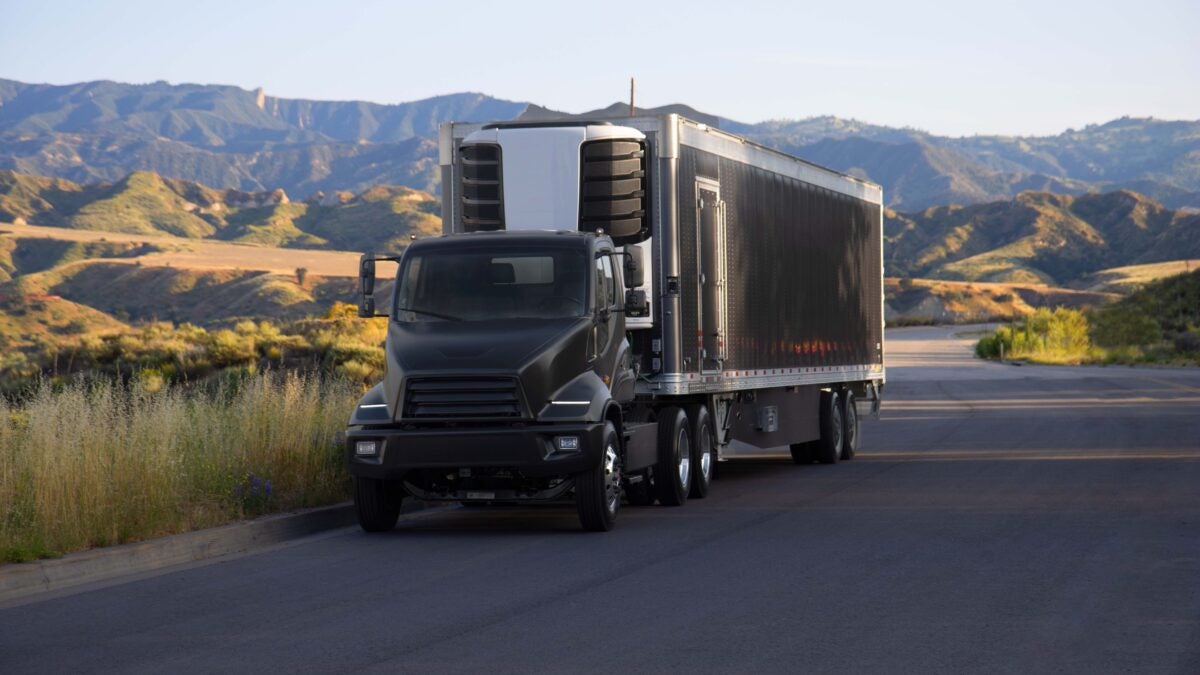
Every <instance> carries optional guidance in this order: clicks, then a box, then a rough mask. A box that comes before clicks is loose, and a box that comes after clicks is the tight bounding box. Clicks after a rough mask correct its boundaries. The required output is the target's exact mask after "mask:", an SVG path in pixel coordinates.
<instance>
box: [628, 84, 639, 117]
mask: <svg viewBox="0 0 1200 675" xmlns="http://www.w3.org/2000/svg"><path fill="white" fill-rule="evenodd" d="M634 85H635V80H634V79H633V78H632V77H631V78H629V116H630V117H634V116H636V115H637V108H636V107H635V106H634V99H633V94H634Z"/></svg>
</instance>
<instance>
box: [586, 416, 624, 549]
mask: <svg viewBox="0 0 1200 675" xmlns="http://www.w3.org/2000/svg"><path fill="white" fill-rule="evenodd" d="M575 508H576V510H578V511H579V524H580V525H582V526H583V529H585V530H587V531H589V532H608V531H609V530H611V529H613V525H615V524H616V522H617V511H618V510H620V508H621V444H620V441H619V440H618V439H617V428H616V427H614V426H613V423H612V422H606V423H605V425H604V443H603V445H602V446H601V450H600V462H599V463H598V464H597V465H596V466H595V467H593V468H591V469H588V470H587V471H581V472H580V473H577V474H575Z"/></svg>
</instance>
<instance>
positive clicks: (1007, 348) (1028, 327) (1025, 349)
mask: <svg viewBox="0 0 1200 675" xmlns="http://www.w3.org/2000/svg"><path fill="white" fill-rule="evenodd" d="M1001 347H1003V348H1004V352H1003V353H1004V355H1005V356H1006V357H1010V358H1014V359H1020V358H1034V359H1037V360H1048V361H1055V362H1063V361H1075V362H1078V361H1082V360H1084V359H1086V358H1088V357H1089V350H1090V348H1091V342H1090V340H1089V339H1088V321H1087V318H1086V317H1085V316H1084V315H1083V313H1082V312H1080V311H1078V310H1074V309H1066V308H1065V307H1059V308H1058V309H1055V310H1054V311H1050V310H1048V309H1045V308H1041V309H1038V310H1036V311H1035V312H1033V313H1032V314H1030V315H1029V316H1027V317H1025V318H1024V319H1021V320H1019V321H1016V322H1014V323H1012V324H1010V325H1007V326H1001V327H999V328H997V329H996V331H995V332H993V333H992V334H991V335H988V336H985V337H983V338H982V339H981V340H979V342H977V343H976V344H975V354H976V355H977V356H979V357H980V358H985V359H992V358H998V357H999V356H1000V353H1001V351H1000V350H1001Z"/></svg>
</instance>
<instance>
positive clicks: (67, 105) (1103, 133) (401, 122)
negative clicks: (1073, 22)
mask: <svg viewBox="0 0 1200 675" xmlns="http://www.w3.org/2000/svg"><path fill="white" fill-rule="evenodd" d="M638 111H639V112H676V113H679V114H681V115H684V116H687V117H690V118H692V119H696V120H697V121H700V122H704V123H706V124H711V125H713V126H717V127H719V128H722V129H725V130H727V131H731V132H733V133H737V134H742V135H745V136H747V137H748V138H750V139H751V140H754V141H756V142H759V143H763V144H765V145H768V146H771V147H775V148H779V149H781V150H784V151H785V152H789V153H792V154H796V155H798V156H800V157H803V158H805V159H808V160H811V161H815V162H818V163H821V164H825V165H828V166H830V167H831V168H833V169H837V170H840V171H844V172H847V173H851V174H855V175H860V176H863V177H867V178H870V179H871V180H873V181H875V182H878V183H880V184H881V185H883V188H884V196H885V199H887V201H888V204H889V205H891V206H892V207H895V208H900V209H904V210H909V211H914V210H921V209H924V208H927V207H930V206H938V205H944V204H974V203H982V202H989V201H995V200H1003V199H1009V198H1012V197H1014V196H1015V195H1017V194H1018V193H1019V192H1021V191H1023V190H1029V189H1036V190H1050V191H1055V192H1062V193H1068V194H1082V193H1085V192H1095V191H1111V190H1113V189H1121V188H1128V189H1132V190H1136V191H1138V192H1140V193H1143V194H1146V195H1148V196H1151V197H1153V198H1154V199H1156V200H1160V201H1161V202H1162V203H1163V204H1164V205H1166V206H1169V207H1173V208H1179V207H1195V208H1200V121H1163V120H1156V119H1138V118H1122V119H1118V120H1113V121H1111V122H1108V123H1106V124H1101V125H1090V126H1087V127H1085V128H1083V129H1079V130H1067V131H1065V132H1063V133H1061V134H1058V135H1055V136H1044V137H1010V136H972V137H964V138H947V137H942V136H937V135H934V134H930V133H928V132H925V131H922V130H919V129H907V128H906V129H897V128H893V127H886V126H879V125H874V124H870V123H867V122H863V121H858V120H847V119H842V118H837V117H831V116H822V117H812V118H808V119H802V120H770V121H765V122H759V123H756V124H747V123H744V122H738V121H734V120H729V119H727V118H723V117H720V116H718V115H713V114H709V113H705V112H703V111H698V110H695V109H693V108H691V107H689V106H687V105H685V104H672V105H667V106H661V107H658V108H647V109H642V108H639V109H638ZM628 112H629V107H628V104H626V103H614V104H612V105H609V106H607V107H604V108H599V109H597V110H593V111H589V112H585V113H581V114H578V115H576V116H577V117H604V118H611V119H616V118H620V117H624V116H626V115H628ZM562 114H563V113H559V112H556V111H553V110H550V109H548V108H544V107H541V106H537V105H534V104H531V103H527V102H519V101H506V100H501V99H496V98H492V97H490V96H487V95H485V94H479V93H460V94H450V95H446V96H437V97H433V98H429V99H424V100H421V101H414V102H410V103H398V104H393V105H383V104H377V103H369V102H364V101H309V100H302V99H286V98H280V97H275V96H271V95H270V94H269V93H268V92H264V91H262V90H254V91H250V90H246V89H241V88H239V87H232V86H224V85H196V84H179V85H171V84H167V83H165V82H156V83H152V84H144V85H131V84H121V83H117V82H108V81H99V82H86V83H81V84H73V85H62V86H58V85H43V84H26V83H22V82H17V81H14V80H3V79H0V168H6V169H11V170H14V171H18V172H21V173H26V174H35V175H45V176H54V177H60V178H68V179H70V180H73V181H75V182H80V183H82V182H94V181H109V182H113V181H117V180H120V179H121V178H123V177H124V176H126V175H128V174H129V173H130V172H132V171H152V172H155V173H158V174H161V175H163V176H169V177H172V178H178V179H184V180H191V181H195V182H199V183H203V184H205V185H210V186H214V187H220V188H238V189H242V190H248V191H261V190H272V189H275V188H282V189H284V190H286V191H287V193H288V194H289V195H295V196H301V197H302V196H306V195H309V194H312V193H313V192H317V191H324V192H334V191H338V190H350V191H353V192H361V191H363V190H365V189H367V188H369V187H370V186H372V185H378V184H391V185H406V186H409V187H413V188H416V189H421V190H425V191H436V190H437V189H438V172H437V168H436V165H437V148H436V139H437V127H438V125H439V124H440V123H442V122H444V121H448V120H461V121H489V120H506V119H513V118H517V117H521V118H524V119H533V118H546V117H550V116H558V115H562Z"/></svg>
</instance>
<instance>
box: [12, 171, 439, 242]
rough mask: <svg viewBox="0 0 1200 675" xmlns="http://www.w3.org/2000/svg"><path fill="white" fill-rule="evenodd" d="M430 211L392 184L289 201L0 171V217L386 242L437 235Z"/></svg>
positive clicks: (154, 180) (132, 230)
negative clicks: (300, 200) (358, 191)
mask: <svg viewBox="0 0 1200 675" xmlns="http://www.w3.org/2000/svg"><path fill="white" fill-rule="evenodd" d="M440 209H441V206H440V204H439V202H438V201H437V200H436V199H435V198H434V197H432V196H431V195H429V194H428V193H425V192H420V191H417V190H412V189H410V188H405V187H396V186H376V187H373V188H371V189H369V190H366V191H364V192H363V193H362V194H359V195H353V194H350V193H338V194H333V195H324V194H318V195H314V196H313V198H312V199H310V200H308V201H305V202H300V203H294V202H290V201H289V200H288V197H287V194H286V193H284V192H283V191H282V190H274V191H270V192H254V193H251V192H242V191H240V190H229V189H224V190H217V189H213V188H209V187H206V186H204V185H200V184H198V183H193V182H188V181H181V180H172V179H168V178H163V177H162V176H159V175H157V174H153V173H147V172H135V173H131V174H129V175H128V176H125V177H124V178H123V179H121V180H120V181H117V182H116V183H113V184H107V183H99V184H92V185H79V184H76V183H72V182H70V181H67V180H62V179H55V178H46V177H41V176H28V175H24V174H18V173H14V172H11V171H0V222H3V221H12V222H23V223H31V224H36V225H48V226H57V227H66V228H73V229H83V230H99V231H107V232H117V233H129V234H167V235H172V236H176V237H183V238H192V239H203V238H211V239H219V240H223V241H232V242H240V243H249V244H257V245H264V246H277V247H278V246H283V247H294V248H328V249H341V250H354V251H366V250H371V249H374V250H396V249H400V248H402V247H403V246H404V245H405V243H406V242H407V241H408V239H409V236H410V235H429V234H437V233H440V232H441V220H440V218H439V217H438V215H437V214H438V213H439V212H440Z"/></svg>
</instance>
